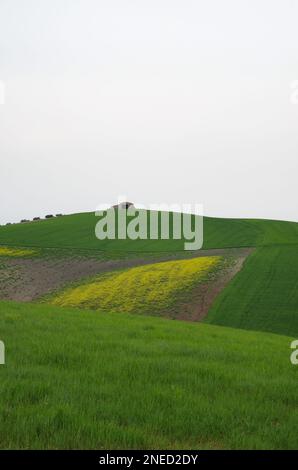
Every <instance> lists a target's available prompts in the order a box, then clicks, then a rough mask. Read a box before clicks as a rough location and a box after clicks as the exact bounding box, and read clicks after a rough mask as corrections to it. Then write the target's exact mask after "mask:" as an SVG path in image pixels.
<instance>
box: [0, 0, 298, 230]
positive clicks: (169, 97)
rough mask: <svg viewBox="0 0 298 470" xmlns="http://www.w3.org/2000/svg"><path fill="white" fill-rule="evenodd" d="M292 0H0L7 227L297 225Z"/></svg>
mask: <svg viewBox="0 0 298 470" xmlns="http://www.w3.org/2000/svg"><path fill="white" fill-rule="evenodd" d="M297 19H298V0H297V1H296V0H224V1H223V0H146V1H144V0H71V1H68V0H44V1H40V0H26V1H23V0H1V1H0V80H2V81H3V82H4V83H5V87H6V88H5V89H6V96H5V103H4V104H2V105H0V198H1V207H0V223H4V222H6V221H18V220H19V219H21V218H31V217H33V216H38V215H44V214H46V213H56V212H63V213H70V212H79V211H88V210H90V211H92V210H94V209H95V208H96V206H97V205H98V204H99V203H103V202H109V201H114V200H117V197H118V195H119V194H126V195H127V198H128V200H132V201H138V202H143V203H147V204H148V203H151V202H152V203H158V202H163V203H166V202H168V203H203V204H204V208H205V214H209V215H214V216H223V217H229V216H230V217H264V218H276V219H287V220H296V221H298V204H297V200H298V183H297V169H298V104H296V105H295V104H293V103H292V102H291V100H290V95H291V87H290V86H291V83H292V82H293V81H294V80H298V28H297Z"/></svg>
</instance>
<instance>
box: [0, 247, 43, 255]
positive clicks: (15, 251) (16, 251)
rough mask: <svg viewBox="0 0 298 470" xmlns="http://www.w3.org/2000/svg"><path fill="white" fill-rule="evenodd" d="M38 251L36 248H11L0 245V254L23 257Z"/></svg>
mask: <svg viewBox="0 0 298 470" xmlns="http://www.w3.org/2000/svg"><path fill="white" fill-rule="evenodd" d="M36 253H37V252H36V250H30V249H27V248H10V247H8V246H0V256H14V257H22V256H32V255H35V254H36Z"/></svg>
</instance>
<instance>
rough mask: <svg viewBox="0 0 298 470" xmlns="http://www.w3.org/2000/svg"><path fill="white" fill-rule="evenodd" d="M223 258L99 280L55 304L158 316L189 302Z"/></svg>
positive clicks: (174, 263) (69, 292)
mask: <svg viewBox="0 0 298 470" xmlns="http://www.w3.org/2000/svg"><path fill="white" fill-rule="evenodd" d="M221 260H222V257H220V256H208V257H207V256H206V257H201V258H193V259H188V260H177V261H167V262H161V263H154V264H148V265H145V266H139V267H135V268H130V269H126V270H123V271H116V272H111V273H108V274H102V275H100V276H97V277H96V278H95V279H93V280H92V281H90V282H89V283H86V284H82V285H79V286H77V287H72V288H68V289H66V290H65V291H63V292H62V293H60V294H58V295H56V296H55V297H54V298H53V299H52V300H51V302H52V303H53V304H55V305H61V306H75V307H86V308H93V309H100V310H103V311H118V312H127V313H149V314H151V315H154V314H158V313H159V311H161V310H165V309H167V308H169V307H171V306H172V305H173V304H175V302H177V300H183V299H186V300H187V295H188V294H189V292H190V291H191V290H192V288H193V287H195V285H196V284H197V283H198V282H200V281H201V280H204V279H206V278H207V277H208V275H209V274H210V273H211V272H212V271H213V270H214V268H216V267H217V266H218V265H219V263H220V262H221Z"/></svg>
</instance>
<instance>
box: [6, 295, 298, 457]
mask: <svg viewBox="0 0 298 470" xmlns="http://www.w3.org/2000/svg"><path fill="white" fill-rule="evenodd" d="M0 337H1V339H3V340H4V341H5V345H6V365H5V366H1V367H0V447H1V448H2V449H3V448H5V449H12V448H13V449H15V448H17V449H45V448H49V449H60V448H64V449H65V448H66V449H73V448H80V449H81V448H89V449H90V448H94V449H102V448H105V449H115V448H118V449H124V448H125V449H131V448H135V449H137V448H141V449H148V448H154V449H164V448H168V449H175V448H177V449H183V448H186V449H202V448H212V449H226V448H229V449H240V448H241V449H246V448H250V449H256V448H257V449H263V448H266V449H271V448H274V449H279V448H282V449H294V448H297V444H298V442H297V439H298V438H297V436H298V406H297V405H298V403H297V370H296V369H295V367H294V366H293V365H291V363H290V360H289V358H290V352H291V350H290V342H291V339H290V338H288V337H286V336H278V335H271V334H268V333H255V332H246V331H241V330H236V329H231V328H224V327H217V326H213V325H205V324H194V323H187V322H178V321H171V320H164V319H160V318H153V317H143V316H138V315H127V314H117V315H116V314H101V313H99V312H97V313H94V312H89V311H80V310H71V309H62V308H58V307H53V306H48V305H33V304H18V303H13V302H0Z"/></svg>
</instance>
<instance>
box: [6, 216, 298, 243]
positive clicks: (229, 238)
mask: <svg viewBox="0 0 298 470" xmlns="http://www.w3.org/2000/svg"><path fill="white" fill-rule="evenodd" d="M171 217H172V216H170V223H171V220H172V219H171ZM98 220H99V218H98V217H96V216H95V215H94V213H90V212H89V213H82V214H73V215H67V216H63V217H57V218H53V219H48V220H40V221H37V222H30V223H24V224H13V225H7V226H1V227H0V244H2V245H12V246H37V247H44V248H51V247H53V248H65V247H68V248H79V249H92V250H110V251H113V250H123V251H180V250H183V244H184V241H183V240H173V239H170V240H161V239H158V240H102V241H99V240H98V239H97V238H96V237H95V226H96V223H97V221H98ZM294 243H298V224H297V223H295V222H282V221H281V222H280V221H270V220H252V219H217V218H210V217H204V245H203V247H204V248H206V249H208V248H229V247H245V246H266V245H276V244H294Z"/></svg>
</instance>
